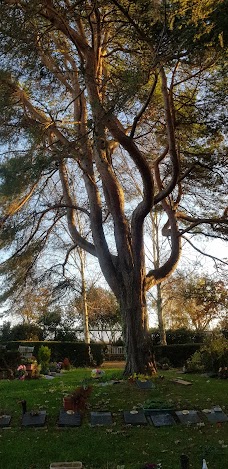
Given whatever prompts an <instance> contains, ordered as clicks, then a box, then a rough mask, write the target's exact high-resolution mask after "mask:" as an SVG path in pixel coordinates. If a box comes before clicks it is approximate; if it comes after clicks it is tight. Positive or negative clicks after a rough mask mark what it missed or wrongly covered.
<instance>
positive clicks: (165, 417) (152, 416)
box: [145, 409, 176, 427]
mask: <svg viewBox="0 0 228 469" xmlns="http://www.w3.org/2000/svg"><path fill="white" fill-rule="evenodd" d="M145 414H146V416H147V418H148V420H149V422H150V423H153V424H154V426H155V427H165V426H170V425H176V422H175V420H174V418H173V416H172V414H171V412H170V411H169V410H158V409H146V410H145Z"/></svg>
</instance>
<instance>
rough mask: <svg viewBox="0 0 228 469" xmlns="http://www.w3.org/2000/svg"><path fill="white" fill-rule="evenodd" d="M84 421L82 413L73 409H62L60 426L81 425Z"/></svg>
mask: <svg viewBox="0 0 228 469" xmlns="http://www.w3.org/2000/svg"><path fill="white" fill-rule="evenodd" d="M81 422H82V418H81V414H80V413H79V412H74V411H72V410H60V413H59V420H58V426H59V427H80V425H81Z"/></svg>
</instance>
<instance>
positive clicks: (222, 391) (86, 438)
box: [0, 369, 228, 469]
mask: <svg viewBox="0 0 228 469" xmlns="http://www.w3.org/2000/svg"><path fill="white" fill-rule="evenodd" d="M164 376H165V378H164V379H163V380H161V379H159V378H154V379H153V381H154V383H155V388H154V389H151V390H140V389H138V388H137V387H136V386H135V385H133V384H130V383H129V382H127V381H123V382H122V383H121V384H115V385H112V386H104V387H99V386H97V385H96V384H97V382H95V385H94V387H93V392H92V395H91V396H90V398H89V408H88V410H87V412H86V414H85V416H84V418H83V424H82V426H81V427H79V428H74V429H67V428H64V429H59V428H58V427H57V425H56V421H57V418H58V413H59V409H60V408H61V407H62V397H63V395H64V394H65V393H68V392H70V391H72V390H73V389H74V387H76V386H77V385H78V384H80V383H82V382H83V381H84V380H86V379H89V378H90V370H86V369H78V370H72V371H69V372H65V373H64V374H62V375H61V377H58V378H55V379H53V380H51V381H48V380H45V379H39V380H30V381H24V382H22V381H18V380H14V381H7V380H2V381H0V410H1V411H4V413H7V412H9V413H11V414H12V424H11V428H10V429H6V430H0V467H1V468H4V469H48V468H49V465H50V463H51V462H54V461H82V462H83V467H84V468H86V469H116V468H117V466H118V465H119V466H121V465H124V466H125V469H140V468H142V467H143V465H144V464H145V463H147V462H148V463H152V462H161V463H162V468H163V469H179V467H180V464H179V459H180V455H181V454H182V453H186V454H188V455H189V457H190V461H191V467H192V468H194V469H197V468H199V469H201V467H202V458H203V457H205V458H206V460H207V463H208V468H209V469H224V467H225V466H226V461H227V460H228V447H226V446H227V445H228V431H227V430H228V424H227V423H225V424H221V425H215V424H213V425H210V424H209V423H207V422H205V426H204V427H197V426H194V427H186V426H183V425H176V426H174V427H163V428H155V427H153V426H149V425H148V426H146V427H131V426H126V425H125V424H124V422H123V417H122V411H123V410H131V409H132V408H133V407H134V406H136V407H139V406H142V405H143V404H144V403H145V401H150V402H151V403H152V406H153V402H155V404H156V402H157V403H158V405H159V407H161V406H162V404H163V403H164V407H165V406H166V405H168V404H169V406H173V407H174V408H176V409H182V410H183V409H198V410H200V409H204V408H210V407H211V406H213V405H216V404H219V405H220V406H222V407H223V408H224V410H225V411H226V412H228V399H227V396H228V381H227V380H217V379H214V378H212V379H208V378H205V377H202V376H200V375H185V378H186V379H188V380H190V381H192V386H186V387H185V386H181V385H179V384H174V383H173V382H172V381H171V380H172V378H176V377H177V376H178V374H177V372H176V371H175V370H173V371H167V372H164ZM120 377H121V370H106V373H105V377H104V378H103V380H107V379H111V378H120ZM93 382H94V381H93ZM22 399H26V400H27V406H28V410H32V409H33V410H35V409H45V410H47V414H48V418H47V426H46V428H44V429H22V428H21V426H20V418H21V404H20V400H22ZM90 410H110V411H111V412H112V413H113V420H114V424H113V426H112V427H111V428H110V427H107V428H105V427H98V428H91V427H90V424H89V411H90Z"/></svg>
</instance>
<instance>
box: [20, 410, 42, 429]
mask: <svg viewBox="0 0 228 469" xmlns="http://www.w3.org/2000/svg"><path fill="white" fill-rule="evenodd" d="M46 416H47V412H46V410H40V411H39V412H33V411H31V412H25V413H24V414H23V415H22V423H21V424H22V426H23V427H44V425H45V421H46Z"/></svg>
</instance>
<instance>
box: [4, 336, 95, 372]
mask: <svg viewBox="0 0 228 469" xmlns="http://www.w3.org/2000/svg"><path fill="white" fill-rule="evenodd" d="M16 344H17V345H16ZM19 345H25V346H26V345H29V346H34V353H33V354H34V356H35V357H38V351H39V348H40V347H41V345H42V346H48V348H49V349H50V350H51V361H52V362H57V363H58V362H62V361H63V360H64V358H65V357H67V358H68V359H69V361H70V363H71V364H72V365H73V366H74V367H79V366H83V367H84V366H87V365H89V364H90V359H89V353H88V345H86V344H84V343H82V342H57V341H44V342H35V341H29V342H22V341H20V342H7V348H9V349H12V348H13V349H15V347H18V346H19ZM90 348H91V352H92V356H93V360H94V362H95V363H96V365H97V366H99V365H101V364H102V362H103V345H101V344H96V343H92V344H91V346H90Z"/></svg>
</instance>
